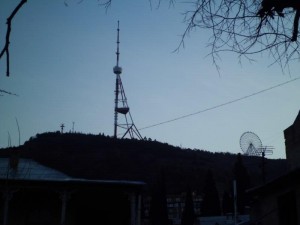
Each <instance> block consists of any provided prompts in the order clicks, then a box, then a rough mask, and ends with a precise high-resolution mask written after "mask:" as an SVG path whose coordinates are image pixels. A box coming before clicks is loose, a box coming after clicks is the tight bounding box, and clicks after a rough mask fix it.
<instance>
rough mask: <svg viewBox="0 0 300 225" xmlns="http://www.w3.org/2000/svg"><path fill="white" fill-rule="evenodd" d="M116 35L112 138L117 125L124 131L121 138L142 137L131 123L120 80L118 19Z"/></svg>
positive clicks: (116, 130)
mask: <svg viewBox="0 0 300 225" xmlns="http://www.w3.org/2000/svg"><path fill="white" fill-rule="evenodd" d="M117 31H118V36H117V52H116V55H117V65H116V66H115V67H114V68H113V71H114V74H116V90H115V117H114V119H115V120H114V138H117V136H118V133H117V132H118V127H119V128H122V129H123V130H124V131H125V132H124V134H123V136H122V138H124V137H126V136H127V135H128V136H129V137H130V138H138V139H140V140H141V139H143V138H142V136H141V134H140V132H139V131H138V129H137V128H136V126H135V125H134V123H133V120H132V116H131V114H130V111H129V107H128V104H127V98H126V95H125V91H124V87H123V84H122V80H121V73H122V67H120V66H119V57H120V52H119V45H120V38H119V37H120V34H119V33H120V28H119V21H118V29H117ZM119 114H121V115H123V116H124V117H123V121H122V122H120V121H118V115H119Z"/></svg>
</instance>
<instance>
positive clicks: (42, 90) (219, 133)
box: [0, 0, 300, 158]
mask: <svg viewBox="0 0 300 225" xmlns="http://www.w3.org/2000/svg"><path fill="white" fill-rule="evenodd" d="M18 2H19V1H17V0H2V1H1V2H0V44H1V46H3V43H4V39H5V31H6V24H5V23H6V18H7V17H8V16H9V14H10V13H11V11H12V9H13V8H14V7H15V6H16V5H17V3H18ZM65 3H66V4H65ZM189 7H190V6H189V5H188V4H187V3H180V1H178V2H177V4H176V5H174V6H171V7H169V5H168V4H167V2H162V4H161V5H160V7H159V8H157V7H155V2H154V5H153V6H152V8H151V7H150V5H149V1H147V0H144V1H141V0H132V1H121V0H113V2H112V5H111V7H110V8H109V9H108V10H107V11H106V10H105V8H104V7H102V6H101V5H99V2H98V1H97V0H85V1H75V0H66V1H63V0H55V1H53V0H43V1H41V0H29V1H28V2H27V3H26V4H25V5H24V6H23V8H22V9H21V10H20V12H19V13H18V14H17V16H16V17H15V18H14V20H13V27H12V33H11V42H10V63H11V68H10V72H11V74H10V77H6V76H5V73H6V67H5V60H3V59H1V61H0V89H2V90H6V91H9V92H12V93H15V94H17V95H18V96H14V95H6V94H2V96H0V117H1V123H0V148H5V147H8V146H9V145H12V146H18V145H19V143H20V144H23V143H24V142H25V141H27V140H28V139H29V138H30V137H34V136H35V135H36V134H38V133H44V132H52V131H59V130H60V125H61V124H62V123H64V125H65V128H64V129H65V132H69V131H71V130H72V129H73V128H74V131H75V132H82V133H89V134H99V133H101V134H102V133H104V134H105V135H109V136H112V135H113V128H114V97H115V96H114V90H115V74H114V73H113V67H114V66H115V65H116V54H115V52H116V38H117V21H118V20H119V21H120V64H119V65H120V66H121V67H122V68H123V73H122V74H121V77H122V83H123V87H124V90H125V93H126V96H127V102H128V105H129V107H130V112H131V115H132V118H133V121H134V124H135V125H136V127H137V128H138V129H139V131H140V133H141V135H142V136H143V137H147V138H151V139H152V140H157V141H160V142H163V143H168V144H170V145H174V146H179V147H182V148H190V149H201V150H206V151H210V152H230V153H234V154H236V153H242V151H241V148H240V137H241V136H242V134H243V133H244V132H247V131H251V132H254V133H255V134H256V135H257V136H258V137H259V138H260V140H261V142H262V144H263V146H273V147H274V152H273V154H272V155H268V156H267V157H268V158H285V157H286V155H285V144H284V135H283V131H284V130H285V129H286V128H287V127H289V126H290V125H292V123H293V122H294V120H295V118H296V116H297V115H298V112H299V109H300V101H299V100H300V88H299V86H300V80H299V79H297V78H299V65H300V64H299V61H295V62H291V64H290V67H289V71H282V70H281V68H280V67H279V65H277V64H275V65H272V66H271V63H272V60H271V59H270V58H269V56H268V55H266V54H265V55H257V56H255V60H256V61H255V62H251V63H250V62H248V61H243V62H242V63H240V62H239V60H238V58H237V55H235V54H233V53H224V54H223V55H222V56H221V57H222V58H221V60H220V61H219V66H220V73H218V71H217V70H216V68H215V66H214V64H213V62H212V59H211V58H210V57H209V56H207V55H208V54H209V52H210V49H209V48H208V47H207V43H208V39H209V37H210V32H209V31H208V30H194V31H192V32H191V33H190V35H188V37H187V38H186V40H185V47H184V48H181V49H180V50H179V51H178V52H174V50H175V49H176V48H177V47H178V45H179V43H180V40H181V35H182V34H183V32H184V29H185V27H186V24H185V23H183V15H182V13H184V12H185V10H187V9H188V8H189ZM280 84H282V85H280ZM273 87H274V88H273ZM263 90H265V91H263ZM238 99H239V100H238ZM236 100H237V101H236ZM187 115H190V116H187ZM185 116H186V117H185ZM181 117H183V118H182V119H177V120H174V121H171V122H167V121H170V120H173V119H176V118H181ZM164 122H166V123H164ZM160 123H162V124H160ZM156 124H160V125H157V126H153V125H156ZM18 126H19V129H20V136H19V134H18ZM147 127H148V128H147Z"/></svg>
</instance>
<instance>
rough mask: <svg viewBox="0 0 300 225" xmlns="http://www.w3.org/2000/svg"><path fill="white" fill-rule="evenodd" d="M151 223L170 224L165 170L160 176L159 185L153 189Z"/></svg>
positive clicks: (156, 224) (155, 224) (157, 224)
mask: <svg viewBox="0 0 300 225" xmlns="http://www.w3.org/2000/svg"><path fill="white" fill-rule="evenodd" d="M150 222H151V224H152V225H168V224H169V218H168V208H167V197H166V185H165V175H164V171H163V170H162V171H161V172H160V174H159V177H158V181H157V185H156V186H155V187H153V189H152V199H151V205H150Z"/></svg>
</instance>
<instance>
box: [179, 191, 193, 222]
mask: <svg viewBox="0 0 300 225" xmlns="http://www.w3.org/2000/svg"><path fill="white" fill-rule="evenodd" d="M195 219H196V216H195V210H194V202H193V196H192V191H191V189H190V188H188V189H187V192H186V197H185V206H184V209H183V212H182V217H181V225H193V224H194V222H195Z"/></svg>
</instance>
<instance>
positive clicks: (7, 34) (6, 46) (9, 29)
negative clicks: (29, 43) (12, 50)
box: [0, 0, 27, 76]
mask: <svg viewBox="0 0 300 225" xmlns="http://www.w3.org/2000/svg"><path fill="white" fill-rule="evenodd" d="M26 2H27V0H21V1H20V3H19V4H18V5H17V6H16V8H15V9H14V10H13V11H12V13H11V14H10V16H9V17H8V18H7V22H6V24H7V30H6V38H5V44H4V47H3V49H2V51H1V52H0V59H1V58H2V56H3V55H4V54H5V55H6V76H9V44H10V32H11V22H12V19H13V18H14V17H15V15H16V14H17V13H18V11H19V10H20V9H21V8H22V6H23V5H24V4H25V3H26Z"/></svg>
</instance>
